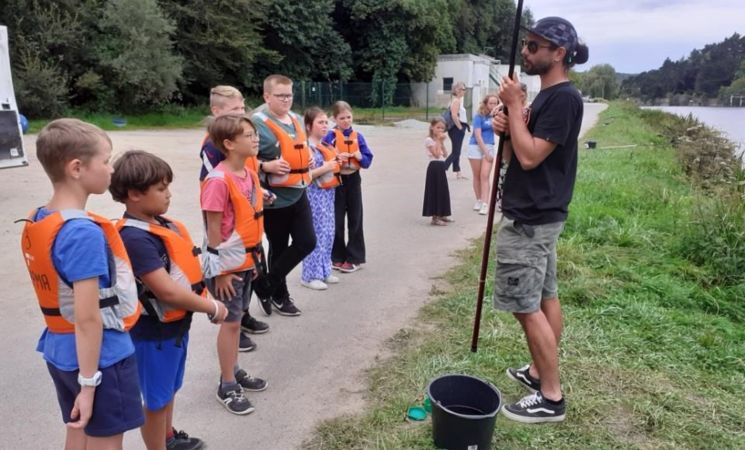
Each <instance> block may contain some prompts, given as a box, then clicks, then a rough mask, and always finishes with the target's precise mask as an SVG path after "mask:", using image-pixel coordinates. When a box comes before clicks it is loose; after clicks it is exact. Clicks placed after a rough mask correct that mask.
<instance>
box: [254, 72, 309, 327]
mask: <svg viewBox="0 0 745 450" xmlns="http://www.w3.org/2000/svg"><path fill="white" fill-rule="evenodd" d="M264 101H265V102H266V104H267V109H266V112H261V113H257V114H255V115H254V116H253V119H254V123H255V124H256V127H257V129H258V130H259V133H260V136H261V138H260V142H259V161H260V162H259V170H260V173H262V175H263V182H264V185H265V186H268V187H269V188H270V189H271V190H272V192H274V193H275V194H276V195H277V199H276V200H275V201H274V203H272V204H271V205H269V206H267V208H266V210H265V212H264V214H265V216H264V217H265V218H266V237H267V239H268V240H269V258H268V260H269V275H268V276H266V277H262V278H261V279H259V280H257V283H256V286H255V288H256V295H257V296H258V297H259V300H261V306H262V307H263V308H264V312H265V313H266V314H271V312H272V306H273V307H274V308H275V309H276V310H277V312H278V313H279V314H282V315H285V316H298V315H300V310H299V309H298V308H297V307H296V306H295V303H294V301H293V299H292V297H290V292H289V291H288V290H287V280H286V277H287V274H288V273H290V271H291V270H292V269H293V268H294V267H295V266H297V265H298V264H299V263H300V261H302V260H303V258H305V257H306V256H307V255H308V254H310V252H312V251H313V249H314V248H315V247H316V235H315V232H314V231H313V217H312V215H311V210H310V203H308V197H307V194H306V192H305V190H306V188H307V187H308V185H309V184H310V161H311V159H312V155H311V152H310V148H309V147H308V141H307V139H306V136H305V129H304V127H303V125H302V119H301V118H299V117H298V116H297V115H296V114H295V113H293V112H292V111H290V108H292V80H290V79H289V78H287V77H285V76H283V75H270V76H268V77H267V78H266V79H265V80H264ZM290 237H292V245H289V239H290Z"/></svg>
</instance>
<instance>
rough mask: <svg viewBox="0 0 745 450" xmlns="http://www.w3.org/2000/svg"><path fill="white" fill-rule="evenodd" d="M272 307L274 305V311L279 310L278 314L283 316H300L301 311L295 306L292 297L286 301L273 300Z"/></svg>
mask: <svg viewBox="0 0 745 450" xmlns="http://www.w3.org/2000/svg"><path fill="white" fill-rule="evenodd" d="M272 305H274V309H276V310H277V313H279V314H280V315H283V316H299V315H300V310H299V309H298V308H297V306H295V303H294V302H293V301H292V297H289V296H288V297H287V298H285V299H284V300H277V299H272Z"/></svg>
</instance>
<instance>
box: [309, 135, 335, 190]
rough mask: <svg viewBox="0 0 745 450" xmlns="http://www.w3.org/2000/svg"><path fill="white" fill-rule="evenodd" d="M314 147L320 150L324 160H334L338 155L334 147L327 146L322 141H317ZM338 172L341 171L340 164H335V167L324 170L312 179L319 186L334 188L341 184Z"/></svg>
mask: <svg viewBox="0 0 745 450" xmlns="http://www.w3.org/2000/svg"><path fill="white" fill-rule="evenodd" d="M316 149H318V151H319V152H321V155H323V160H324V161H334V160H336V157H337V156H338V155H339V153H338V152H337V151H336V149H334V148H332V147H329V146H327V145H326V144H324V143H323V142H319V143H318V145H316ZM340 173H341V165H340V164H337V165H336V168H334V170H333V171H331V172H326V173H324V174H323V175H321V176H320V177H318V178H316V179H315V180H313V181H314V182H315V183H316V185H318V187H320V188H323V189H332V188H335V187H337V186H339V185H341V177H340V176H339V174H340Z"/></svg>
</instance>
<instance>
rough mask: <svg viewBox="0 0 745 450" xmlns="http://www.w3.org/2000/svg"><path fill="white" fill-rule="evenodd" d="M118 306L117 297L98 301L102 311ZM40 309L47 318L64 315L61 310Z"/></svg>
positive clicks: (113, 296)
mask: <svg viewBox="0 0 745 450" xmlns="http://www.w3.org/2000/svg"><path fill="white" fill-rule="evenodd" d="M118 304H119V297H117V296H116V295H112V296H111V297H106V298H102V299H100V300H99V301H98V307H99V308H100V309H104V308H110V307H112V306H116V305H118ZM40 308H41V313H42V314H44V315H45V316H61V315H62V311H60V309H59V308H45V307H43V306H41V307H40Z"/></svg>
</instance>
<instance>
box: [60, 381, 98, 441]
mask: <svg viewBox="0 0 745 450" xmlns="http://www.w3.org/2000/svg"><path fill="white" fill-rule="evenodd" d="M95 396H96V388H94V387H90V386H85V387H81V388H80V392H79V393H78V396H77V397H75V403H74V404H73V407H72V411H71V412H70V419H73V420H75V419H77V420H75V422H67V426H68V427H70V428H73V429H76V430H82V429H83V428H85V427H86V425H88V422H89V421H90V420H91V416H92V415H93V399H94V397H95Z"/></svg>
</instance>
